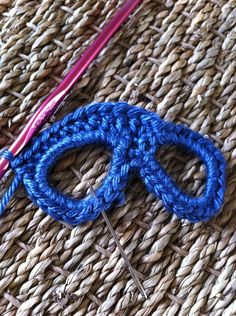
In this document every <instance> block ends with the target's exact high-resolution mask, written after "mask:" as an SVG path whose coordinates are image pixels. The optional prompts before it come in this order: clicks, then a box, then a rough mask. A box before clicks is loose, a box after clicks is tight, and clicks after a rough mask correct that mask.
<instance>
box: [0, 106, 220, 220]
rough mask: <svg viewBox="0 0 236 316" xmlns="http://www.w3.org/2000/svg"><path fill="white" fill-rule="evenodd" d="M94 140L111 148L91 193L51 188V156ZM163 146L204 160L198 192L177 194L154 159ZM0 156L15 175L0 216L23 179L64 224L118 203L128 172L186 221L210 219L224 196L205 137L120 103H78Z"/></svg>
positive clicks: (213, 153) (217, 166) (217, 167)
mask: <svg viewBox="0 0 236 316" xmlns="http://www.w3.org/2000/svg"><path fill="white" fill-rule="evenodd" d="M94 144H96V145H97V144H101V145H105V146H106V147H108V148H109V149H110V150H111V151H112V159H111V164H110V169H109V172H108V175H107V176H106V178H105V179H104V181H103V183H102V185H101V187H100V188H99V189H98V190H97V191H96V196H94V195H91V196H88V197H86V198H84V199H82V200H77V199H74V198H71V197H69V196H67V195H65V194H63V193H61V192H60V191H58V190H57V189H56V188H54V187H53V186H52V184H51V183H50V180H49V173H50V170H51V168H52V167H53V165H54V164H55V163H56V160H57V159H58V158H59V157H60V156H61V155H63V154H64V153H66V152H67V151H69V150H73V149H77V148H83V147H84V146H87V145H94ZM163 145H179V146H182V147H184V148H185V149H187V150H189V151H191V152H192V153H194V154H195V155H196V156H198V157H199V158H200V159H201V161H202V162H203V163H204V164H205V166H206V185H205V190H204V193H203V194H202V195H201V196H200V197H193V196H189V195H187V194H185V193H184V192H183V191H182V190H181V189H180V188H179V187H178V186H177V185H176V184H175V182H174V181H173V180H172V178H171V177H170V176H169V175H168V173H167V172H166V171H165V170H164V169H163V168H162V167H161V166H160V164H159V163H158V162H157V160H156V158H155V155H156V152H157V151H158V149H160V147H161V146H163ZM1 156H2V157H4V158H6V159H8V160H9V161H10V164H11V168H12V169H13V170H14V172H15V174H16V177H15V179H14V180H13V182H12V184H11V186H10V187H9V188H8V190H7V192H6V193H5V195H4V197H3V198H2V200H1V201H0V214H1V213H3V211H4V209H5V208H6V206H7V204H8V202H9V200H10V198H11V196H12V195H13V194H14V192H15V191H16V190H17V188H18V186H19V185H20V184H21V183H23V184H24V186H25V188H26V190H27V192H28V195H29V196H30V198H31V199H32V201H33V202H34V203H35V204H36V205H37V206H38V207H40V208H41V209H42V210H44V211H45V212H46V213H48V214H49V215H51V216H52V217H53V218H55V219H56V220H60V221H65V222H67V223H69V224H71V225H77V224H80V223H82V222H84V221H88V220H94V219H96V218H97V217H98V216H99V214H100V213H101V212H102V211H107V210H109V209H110V208H111V206H112V205H114V204H117V203H122V202H124V189H125V188H126V186H127V183H128V180H129V178H130V176H131V175H132V174H134V173H135V174H138V175H139V176H140V178H141V179H142V180H143V182H144V183H145V185H146V188H147V190H148V191H149V192H152V193H153V194H154V195H155V196H157V197H158V198H159V199H161V200H162V202H163V204H164V206H165V208H166V209H168V210H169V211H171V212H173V213H175V214H176V215H177V216H178V217H179V218H181V219H188V220H189V221H191V222H199V221H208V220H209V219H211V218H212V216H214V215H215V214H216V213H217V212H218V211H219V209H220V207H221V205H222V203H223V199H224V192H225V177H226V176H225V173H226V163H225V160H224V158H223V156H222V154H221V153H220V151H219V150H218V149H217V148H216V147H215V146H214V145H213V143H212V142H211V141H210V140H209V139H207V138H206V137H203V136H202V135H200V134H198V133H196V132H194V131H192V130H190V129H188V128H187V127H185V126H183V125H175V124H173V123H170V122H166V121H164V120H162V119H161V118H160V117H159V116H157V115H156V114H155V113H152V112H149V111H147V110H145V109H141V108H139V107H135V106H131V105H128V104H127V103H123V102H119V103H112V102H108V103H96V104H91V105H89V106H86V107H83V108H79V109H78V110H76V111H75V112H73V113H71V114H69V115H67V116H66V117H64V118H63V119H62V120H60V121H58V122H56V123H54V124H53V125H52V126H51V127H50V128H48V129H46V130H44V131H43V132H42V133H41V134H40V135H39V136H38V137H37V138H35V139H34V140H33V141H32V143H31V145H30V146H29V147H28V148H27V149H26V150H25V151H24V152H23V153H22V154H21V155H20V156H18V157H17V158H14V157H13V156H12V155H11V154H10V153H9V152H8V151H4V152H3V153H2V155H1Z"/></svg>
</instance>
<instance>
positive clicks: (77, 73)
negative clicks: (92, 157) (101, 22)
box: [0, 0, 143, 180]
mask: <svg viewBox="0 0 236 316" xmlns="http://www.w3.org/2000/svg"><path fill="white" fill-rule="evenodd" d="M142 1H143V0H127V1H126V2H125V4H124V5H123V6H122V7H121V9H119V11H118V12H117V14H116V15H115V16H114V17H113V18H112V19H111V21H110V22H109V23H108V24H107V26H106V27H105V28H104V29H103V31H102V32H101V33H100V34H99V35H98V36H97V38H96V39H95V41H94V42H93V43H92V44H91V45H90V46H89V47H88V48H87V49H86V51H85V52H84V54H83V55H82V57H81V58H80V59H79V60H78V62H77V63H76V64H75V66H74V67H73V68H72V69H71V70H70V72H69V73H68V74H67V75H66V77H65V78H64V79H63V80H62V82H61V83H60V84H59V85H58V86H57V88H56V89H55V90H54V91H53V92H52V93H51V94H50V95H49V96H48V97H47V98H46V100H45V101H44V102H43V103H42V105H41V106H40V107H39V109H38V110H37V111H36V112H35V114H34V115H33V116H32V118H31V119H30V120H29V122H28V123H27V124H26V126H25V127H24V129H23V130H22V132H21V133H20V135H19V137H18V138H17V139H16V141H15V142H14V143H13V144H12V145H11V147H10V148H9V151H10V152H11V154H12V155H13V156H16V155H17V154H18V153H19V152H20V151H21V150H22V149H23V148H24V147H25V146H26V144H27V143H28V142H29V141H30V140H31V139H32V137H33V136H34V135H35V134H36V133H37V131H38V130H39V129H40V128H41V127H42V126H43V125H44V124H45V122H46V121H47V120H48V119H49V118H50V116H51V115H52V114H53V113H54V112H55V111H56V109H57V108H58V106H59V104H60V103H61V102H62V101H63V100H64V98H65V97H66V95H67V94H68V92H69V91H70V90H71V89H72V88H73V86H74V85H75V84H76V82H77V81H78V80H79V79H80V78H81V77H82V75H83V74H84V72H85V70H86V69H87V68H88V66H89V65H90V64H91V62H92V61H93V60H94V59H95V58H96V57H97V56H98V54H99V53H100V51H101V50H102V48H103V47H104V46H105V45H106V43H107V42H108V41H109V39H110V38H111V37H112V36H113V35H114V33H115V32H116V31H117V30H118V29H119V27H120V26H121V25H122V24H123V22H124V21H125V20H126V19H127V18H128V16H129V15H130V14H131V13H132V11H133V10H134V9H135V8H136V7H137V6H138V5H139V4H140V3H141V2H142ZM8 166H9V162H8V160H6V159H4V158H2V159H0V180H1V179H2V177H3V176H4V174H5V173H6V171H7V169H8Z"/></svg>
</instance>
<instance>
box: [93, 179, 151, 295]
mask: <svg viewBox="0 0 236 316" xmlns="http://www.w3.org/2000/svg"><path fill="white" fill-rule="evenodd" d="M89 188H90V191H91V193H92V194H93V195H94V196H96V192H95V191H94V189H93V187H92V185H91V183H90V182H89ZM101 213H102V216H103V218H104V220H105V222H106V224H107V227H108V229H109V230H110V233H111V235H112V237H113V238H114V240H115V243H116V245H117V247H118V249H119V250H120V253H121V255H122V257H123V258H124V260H125V262H126V264H127V266H128V268H129V271H130V274H131V276H132V278H133V280H134V283H135V284H136V286H137V288H138V289H139V291H140V293H141V295H142V296H143V298H144V299H147V298H148V297H147V294H146V292H145V290H144V288H143V286H142V284H141V282H140V281H139V278H138V276H137V274H136V272H135V270H134V269H133V267H132V265H131V263H130V262H129V259H128V257H127V255H126V253H125V251H124V249H123V248H122V246H121V243H120V241H119V239H118V237H117V235H116V233H115V231H114V229H113V227H112V225H111V222H110V221H109V219H108V217H107V214H106V213H105V212H101Z"/></svg>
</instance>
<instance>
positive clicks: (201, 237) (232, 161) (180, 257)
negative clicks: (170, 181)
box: [0, 0, 236, 316]
mask: <svg viewBox="0 0 236 316" xmlns="http://www.w3.org/2000/svg"><path fill="white" fill-rule="evenodd" d="M123 2H124V1H118V0H76V1H72V0H43V1H39V0H34V1H31V0H17V1H11V0H1V1H0V148H3V147H4V146H7V145H9V144H11V143H12V142H13V140H14V138H15V137H16V136H17V135H18V133H19V130H20V129H21V128H22V126H23V125H24V124H25V123H26V122H27V121H28V119H29V118H30V116H31V114H32V113H33V112H34V111H35V110H36V109H37V107H38V106H39V105H40V103H41V102H42V100H43V99H44V98H45V96H47V95H48V94H49V93H50V91H51V90H52V89H53V87H54V86H55V85H56V84H57V82H59V81H60V78H62V77H63V76H64V75H65V74H66V73H67V72H68V70H69V69H70V68H71V67H72V65H73V64H74V62H75V61H76V59H77V58H78V56H80V55H81V53H82V52H83V50H84V48H85V47H86V46H87V45H88V44H89V43H90V42H91V41H92V40H93V39H94V38H95V37H96V35H97V34H98V32H99V31H100V29H101V28H102V27H103V25H104V21H105V20H107V19H109V18H110V17H111V15H112V14H113V13H114V12H115V10H116V7H117V6H118V5H121V4H122V3H123ZM235 70H236V1H235V0H231V1H227V0H178V1H176V0H174V1H172V0H167V1H165V0H161V1H157V0H145V1H144V3H143V5H142V6H141V8H140V9H139V10H138V11H136V13H135V15H133V17H131V18H130V19H129V21H128V22H127V23H126V24H125V25H124V26H123V28H122V31H120V32H119V33H118V34H117V35H116V36H115V38H114V39H113V40H112V41H111V42H110V43H109V45H108V46H107V47H106V49H104V51H103V53H102V54H101V55H100V57H99V58H98V60H97V61H96V62H95V63H94V64H93V65H92V66H91V67H90V69H89V71H87V72H86V74H85V76H84V78H83V80H81V81H80V83H79V84H78V85H77V86H76V88H75V89H74V91H73V92H72V93H71V94H70V95H69V97H68V98H67V100H66V101H65V102H64V103H63V105H62V107H61V108H60V110H59V111H58V112H57V113H56V115H55V117H54V118H52V119H51V123H52V122H53V121H54V120H55V119H59V118H61V117H63V116H64V115H65V114H66V113H69V112H71V111H72V110H73V109H75V108H78V107H79V106H83V105H85V104H87V103H89V102H93V101H105V100H106V101H107V100H111V101H118V100H124V101H128V102H130V103H131V104H136V105H138V106H141V107H145V108H147V109H150V110H152V111H154V112H157V113H158V114H159V115H160V116H161V117H163V118H165V119H166V120H170V121H174V122H176V123H184V124H185V125H187V126H188V127H190V128H191V129H193V130H195V131H198V132H200V133H202V134H203V135H208V136H209V137H210V138H211V139H212V140H213V141H214V142H215V144H216V145H217V146H218V147H219V148H221V150H222V152H223V153H224V155H225V157H226V159H227V162H228V188H227V193H226V198H225V205H224V208H223V210H222V212H221V214H220V215H219V216H217V217H216V218H214V220H212V221H211V222H210V223H207V224H196V225H192V224H190V223H189V222H187V221H179V220H178V219H177V218H176V217H174V216H171V215H170V214H169V213H168V212H166V211H165V210H164V209H163V207H162V205H161V202H160V201H158V200H157V199H156V198H154V197H153V196H152V195H150V194H148V193H147V192H146V190H145V188H144V186H143V185H142V183H141V182H140V181H139V180H133V182H132V183H131V184H130V186H129V188H127V194H126V197H127V200H126V204H125V205H124V206H123V207H119V208H116V209H113V210H111V212H110V213H109V219H110V221H111V223H112V225H113V227H114V229H115V231H116V233H117V235H118V237H119V238H120V241H121V243H122V246H123V248H124V250H125V252H126V253H127V255H128V257H129V259H130V262H131V264H132V266H133V267H134V268H135V269H136V270H137V271H138V272H137V273H138V275H139V277H140V279H141V280H142V284H143V287H144V288H145V291H146V293H147V295H148V299H147V300H145V299H143V298H142V296H141V295H140V293H139V291H138V290H137V288H136V286H135V284H134V282H133V280H132V278H131V276H130V273H129V271H128V269H127V268H126V265H125V263H124V260H123V259H122V257H121V255H120V252H119V250H118V249H117V247H116V246H115V242H114V240H113V239H112V237H111V235H110V233H109V231H108V228H107V226H106V224H105V223H104V220H103V219H102V217H101V218H99V219H98V220H97V221H95V222H91V223H86V224H84V225H81V226H78V227H75V228H73V229H72V228H71V227H69V226H66V225H63V224H60V223H58V222H56V221H54V220H52V219H51V218H50V217H49V216H46V215H45V214H44V213H43V212H42V211H41V210H39V209H37V207H35V206H34V205H33V204H32V203H31V202H30V200H29V199H28V198H27V197H26V194H25V192H24V190H23V189H20V190H19V191H18V192H17V194H16V196H15V198H14V199H13V200H12V202H11V204H10V205H9V207H8V209H7V211H6V212H5V214H4V216H2V217H1V218H0V315H4V316H12V315H21V316H23V315H24V316H25V315H38V316H41V315H76V316H79V315H88V316H92V315H111V316H112V315H114V316H116V315H117V316H118V315H120V316H121V315H136V316H143V315H154V316H157V315H165V316H167V315H168V316H172V315H181V316H184V315H191V316H192V315H193V316H197V315H202V316H203V315H214V316H215V315H216V316H218V315H219V316H221V315H227V316H230V315H236V302H235V296H236V293H235V291H236V271H235V270H236V269H235V268H236V254H235V248H236V232H235V225H236V215H235V208H236V204H235V203H236V169H235V165H236V116H235V115H236V100H235V98H236V93H235V86H236V71H235ZM109 155H110V154H109V153H107V151H106V150H104V148H100V147H98V148H92V149H91V148H87V149H85V150H83V151H82V152H80V151H77V152H76V153H73V154H70V155H69V156H67V157H66V158H64V159H62V160H61V161H60V163H59V164H58V165H57V166H56V167H55V170H54V171H53V174H52V176H51V177H52V180H53V181H54V183H55V185H56V186H57V187H58V188H60V189H61V190H62V191H64V192H67V193H69V194H72V195H73V196H77V197H78V198H79V197H81V196H82V195H84V194H86V192H87V191H88V183H89V181H90V182H91V183H92V184H93V185H94V187H95V188H96V186H97V185H99V183H101V181H102V179H103V178H104V176H105V175H106V172H107V170H108V167H109V159H110V158H109ZM158 159H159V160H160V162H161V163H162V165H164V166H165V168H167V170H168V171H169V172H170V174H171V175H172V176H173V177H174V179H175V180H176V181H177V183H178V184H179V185H180V186H181V187H182V188H184V189H185V190H187V191H188V192H190V193H191V194H194V195H198V194H200V193H201V192H202V189H203V187H204V168H203V167H202V166H201V165H200V164H199V163H198V160H197V159H196V158H194V157H191V156H189V155H186V154H185V153H183V152H181V151H180V150H177V149H176V148H168V149H165V150H163V151H161V153H159V154H158ZM77 175H79V176H80V177H81V180H79V179H78V177H77ZM6 186H7V184H5V185H4V187H6ZM1 192H2V189H1Z"/></svg>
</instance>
